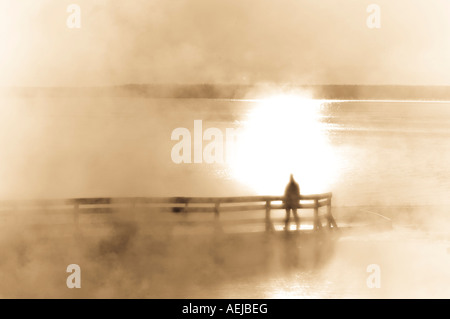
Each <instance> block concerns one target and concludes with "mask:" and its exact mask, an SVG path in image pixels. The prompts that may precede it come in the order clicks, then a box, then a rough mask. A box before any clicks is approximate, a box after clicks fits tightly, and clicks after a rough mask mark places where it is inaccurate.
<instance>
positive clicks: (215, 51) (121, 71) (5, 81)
mask: <svg viewBox="0 0 450 319" xmlns="http://www.w3.org/2000/svg"><path fill="white" fill-rule="evenodd" d="M71 3H76V4H78V5H79V6H80V7H81V28H80V29H70V28H68V27H67V26H66V20H67V18H68V16H69V13H67V12H66V10H67V7H68V5H69V4H71ZM371 3H376V4H378V5H379V6H380V8H381V28H380V29H369V28H368V27H367V25H366V19H367V17H368V16H369V13H367V12H366V9H367V7H368V5H369V4H371ZM448 57H450V1H448V0H432V1H426V0H395V1H392V0H389V1H388V0H386V1H381V0H379V1H378V0H371V1H365V0H346V1H343V0H130V1H119V0H109V1H108V0H70V1H66V0H0V85H2V86H10V85H19V86H21V85H25V86H30V85H31V86H58V85H62V86H66V85H69V86H72V85H74V86H79V85H81V86H84V85H111V84H125V83H199V82H201V83H203V82H212V83H258V82H276V83H298V84H322V83H323V84H329V83H331V84H423V85H429V84H438V85H450V72H449V66H450V61H449V58H448Z"/></svg>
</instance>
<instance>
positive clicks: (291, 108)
mask: <svg viewBox="0 0 450 319" xmlns="http://www.w3.org/2000/svg"><path fill="white" fill-rule="evenodd" d="M322 113H323V103H322V102H321V101H318V100H312V99H307V98H303V97H301V96H297V95H278V96H273V97H271V98H267V99H264V100H261V101H260V102H258V103H256V105H255V107H254V108H253V109H252V110H251V111H250V112H249V114H248V116H247V118H246V120H245V121H244V125H243V127H242V130H241V131H240V134H239V137H238V139H237V145H236V153H235V156H234V157H233V158H232V159H231V162H230V169H231V171H232V175H233V176H234V177H235V178H236V179H237V180H238V181H240V182H242V183H244V184H246V185H248V186H250V187H252V188H253V189H254V190H255V191H256V192H257V193H259V194H281V193H282V192H283V190H284V187H285V185H286V183H287V182H288V180H289V174H291V173H292V174H294V177H295V179H296V180H297V181H298V182H299V184H300V188H301V191H302V193H320V192H327V191H330V189H329V188H330V185H331V184H332V183H333V181H334V180H335V179H336V178H337V173H338V160H337V157H336V155H335V154H334V152H333V148H332V147H331V144H330V143H329V141H328V135H327V124H326V123H324V122H322V121H321V119H322V118H323V114H322Z"/></svg>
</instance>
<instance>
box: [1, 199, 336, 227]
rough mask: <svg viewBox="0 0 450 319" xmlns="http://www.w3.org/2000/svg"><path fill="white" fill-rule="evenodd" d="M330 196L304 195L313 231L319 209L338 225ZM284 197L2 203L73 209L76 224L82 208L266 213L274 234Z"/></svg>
mask: <svg viewBox="0 0 450 319" xmlns="http://www.w3.org/2000/svg"><path fill="white" fill-rule="evenodd" d="M331 198H332V194H331V193H325V194H314V195H301V196H300V201H299V205H298V209H299V210H301V209H312V210H314V216H313V221H314V222H313V229H314V230H319V229H321V228H322V227H323V226H322V222H321V220H320V219H321V218H320V217H321V216H320V215H319V209H320V208H322V207H326V213H325V219H326V221H327V226H328V228H334V229H337V228H338V226H337V224H336V221H335V220H334V218H333V216H332V213H331ZM283 199H284V197H283V196H239V197H116V198H109V197H103V198H72V199H59V200H58V199H56V200H54V199H52V200H26V201H23V200H22V201H13V200H10V201H0V208H1V209H2V210H5V209H6V210H21V209H48V208H52V207H61V208H72V209H73V213H74V222H75V224H78V216H79V213H80V212H83V209H85V210H87V209H89V212H96V211H103V212H105V211H108V210H111V209H112V208H114V207H121V208H124V207H132V208H136V207H145V208H147V209H152V210H158V211H167V212H172V213H181V214H188V213H194V212H195V213H213V214H214V216H215V220H216V221H217V222H218V221H219V220H220V214H221V213H226V212H246V211H263V212H265V215H264V219H265V229H266V231H273V230H274V225H273V223H272V218H271V212H272V210H278V209H284V204H283Z"/></svg>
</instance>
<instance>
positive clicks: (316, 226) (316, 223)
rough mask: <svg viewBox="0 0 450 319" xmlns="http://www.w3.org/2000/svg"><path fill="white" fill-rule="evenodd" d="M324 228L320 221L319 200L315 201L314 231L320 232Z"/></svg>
mask: <svg viewBox="0 0 450 319" xmlns="http://www.w3.org/2000/svg"><path fill="white" fill-rule="evenodd" d="M321 228H322V223H321V222H320V219H319V200H318V199H314V226H313V229H314V230H319V229H321Z"/></svg>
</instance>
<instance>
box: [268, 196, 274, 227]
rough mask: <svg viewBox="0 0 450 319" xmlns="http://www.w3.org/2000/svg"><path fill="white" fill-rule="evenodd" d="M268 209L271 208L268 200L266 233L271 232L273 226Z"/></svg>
mask: <svg viewBox="0 0 450 319" xmlns="http://www.w3.org/2000/svg"><path fill="white" fill-rule="evenodd" d="M270 208H271V201H270V199H267V200H266V232H271V231H273V230H274V229H273V225H272V220H271V219H270Z"/></svg>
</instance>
